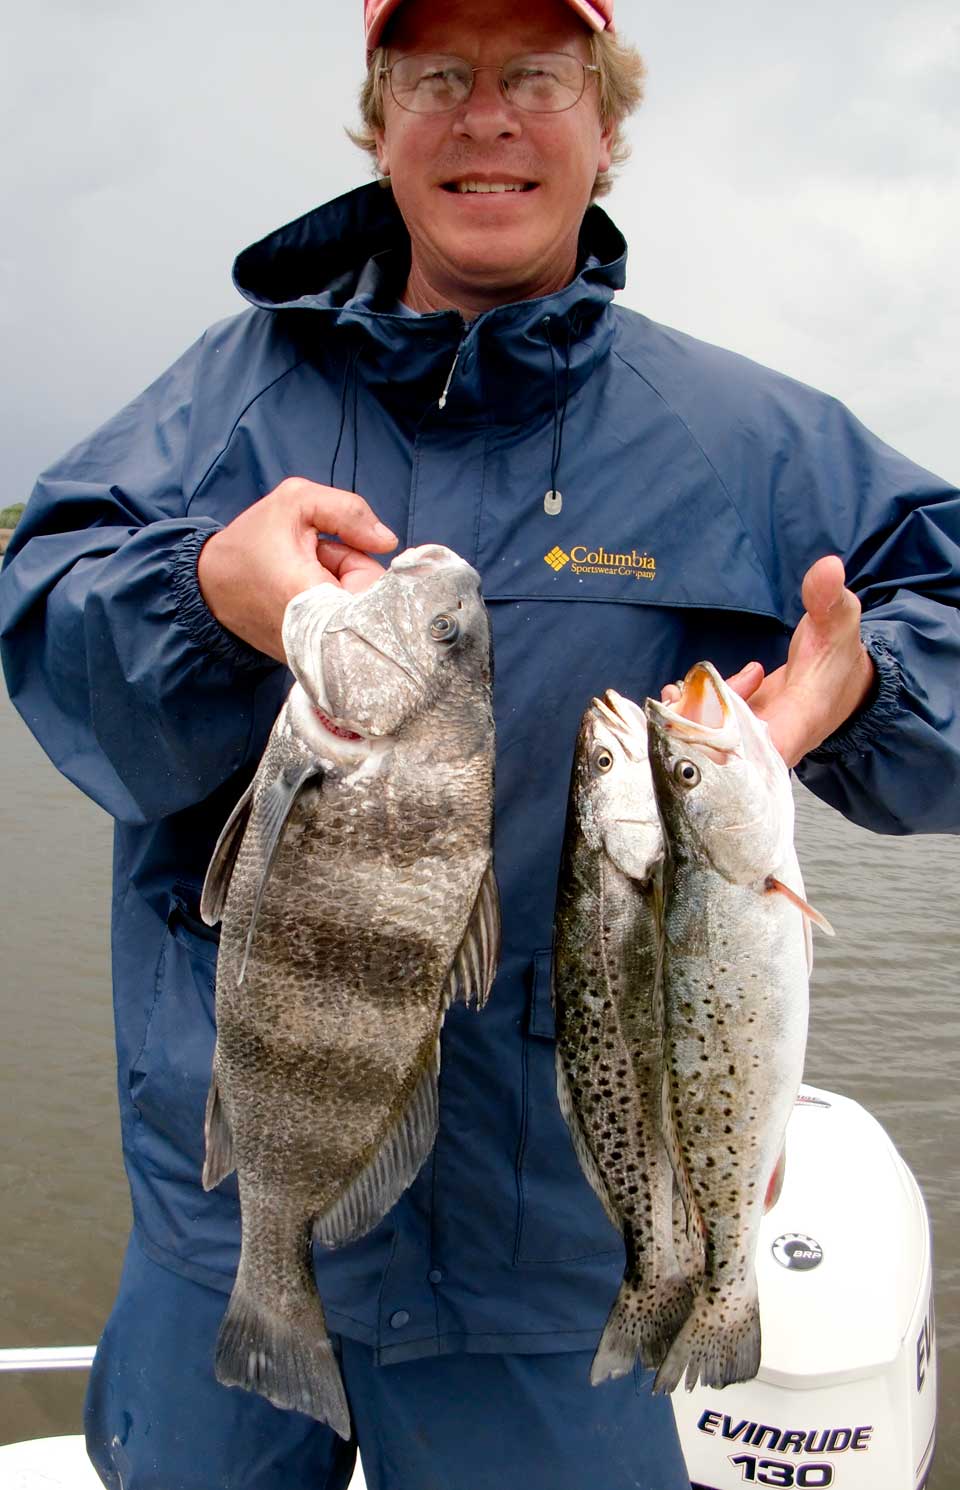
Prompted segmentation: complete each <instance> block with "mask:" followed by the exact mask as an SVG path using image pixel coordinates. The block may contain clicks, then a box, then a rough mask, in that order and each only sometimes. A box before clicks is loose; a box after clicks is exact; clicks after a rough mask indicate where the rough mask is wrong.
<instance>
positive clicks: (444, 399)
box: [437, 342, 463, 409]
mask: <svg viewBox="0 0 960 1490" xmlns="http://www.w3.org/2000/svg"><path fill="white" fill-rule="evenodd" d="M462 349H463V342H461V343H460V345H459V347H457V355H456V357H454V359H453V366H452V367H451V369H450V371H449V372H448V373H447V381H446V382H445V383H444V385H443V392H442V393H441V395H440V402H439V403H438V404H437V408H438V409H445V408H446V407H447V394H448V393H449V392H450V384H451V383H452V382H453V375H454V373H455V372H456V370H457V363H458V362H459V361H460V353H461V351H462Z"/></svg>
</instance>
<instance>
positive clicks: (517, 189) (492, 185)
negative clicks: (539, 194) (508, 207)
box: [443, 180, 537, 196]
mask: <svg viewBox="0 0 960 1490" xmlns="http://www.w3.org/2000/svg"><path fill="white" fill-rule="evenodd" d="M536 189H537V183H536V182H535V181H471V180H467V181H445V182H444V183H443V190H444V191H448V192H450V193H451V194H452V195H454V196H490V195H497V196H500V195H503V194H504V193H506V192H514V193H517V194H521V195H522V194H523V193H524V192H528V191H536Z"/></svg>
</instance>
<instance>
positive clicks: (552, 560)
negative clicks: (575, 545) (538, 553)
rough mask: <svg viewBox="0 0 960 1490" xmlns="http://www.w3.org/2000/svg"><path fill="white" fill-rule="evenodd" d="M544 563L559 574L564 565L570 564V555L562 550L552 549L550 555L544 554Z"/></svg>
mask: <svg viewBox="0 0 960 1490" xmlns="http://www.w3.org/2000/svg"><path fill="white" fill-rule="evenodd" d="M543 562H544V563H545V564H549V565H550V568H551V569H552V570H554V572H555V573H557V574H559V572H560V570H561V569H562V568H563V566H564V564H569V563H570V555H569V554H565V553H564V551H563V549H562V548H552V549H551V550H550V552H549V553H548V554H544V556H543Z"/></svg>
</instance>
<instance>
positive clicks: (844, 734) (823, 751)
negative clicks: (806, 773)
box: [804, 634, 903, 763]
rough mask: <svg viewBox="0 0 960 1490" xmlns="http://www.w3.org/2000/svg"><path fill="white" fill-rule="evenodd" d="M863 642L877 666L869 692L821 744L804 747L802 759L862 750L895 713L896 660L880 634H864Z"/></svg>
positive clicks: (898, 686)
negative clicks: (858, 705)
mask: <svg viewBox="0 0 960 1490" xmlns="http://www.w3.org/2000/svg"><path fill="white" fill-rule="evenodd" d="M863 644H864V646H865V647H866V649H867V651H868V652H869V653H870V657H871V659H872V661H873V665H874V667H875V668H876V670H877V676H876V680H875V682H874V686H873V692H872V693H871V695H870V697H869V698H868V699H867V700H866V702H865V703H863V704H861V706H860V708H859V709H857V711H856V713H855V714H851V716H850V718H849V719H847V720H845V721H844V723H843V724H842V725H841V726H840V728H839V729H838V730H834V732H833V734H832V735H828V736H827V738H826V739H825V740H824V742H823V744H822V745H818V746H817V748H816V750H810V751H808V752H807V754H806V755H805V756H804V760H807V761H812V762H814V763H816V762H823V761H835V760H837V759H839V757H840V756H844V755H859V754H862V753H863V752H864V751H865V750H869V749H870V748H871V746H872V745H873V744H874V741H875V740H876V738H877V736H878V735H879V734H881V733H882V731H883V730H885V729H886V728H887V726H888V725H890V724H892V722H893V720H894V719H895V718H896V717H897V715H898V714H899V712H900V698H901V693H902V691H903V676H902V674H901V672H900V664H899V662H898V661H897V659H896V657H895V656H894V655H893V653H892V652H891V651H890V648H889V647H888V646H887V644H886V642H885V641H884V639H883V637H882V636H870V635H869V634H864V637H863Z"/></svg>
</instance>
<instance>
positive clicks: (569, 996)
mask: <svg viewBox="0 0 960 1490" xmlns="http://www.w3.org/2000/svg"><path fill="white" fill-rule="evenodd" d="M662 853H663V842H662V836H661V832H660V823H659V819H658V816H657V806H656V800H655V798H654V795H653V785H652V781H651V777H650V766H649V762H648V760H647V741H646V722H645V719H644V716H643V713H642V711H641V710H640V709H638V708H637V706H636V705H635V704H633V703H631V702H630V701H629V700H627V699H624V698H621V697H620V696H619V695H617V694H616V693H614V692H613V691H612V690H610V691H608V693H607V694H606V695H605V697H604V699H603V700H597V699H595V700H594V702H593V704H592V706H591V707H590V708H589V709H587V710H586V712H585V714H584V716H583V719H582V722H581V726H580V733H579V737H578V740H577V747H576V753H575V757H574V765H573V775H572V780H571V786H570V797H569V806H568V814H567V828H566V835H565V841H564V849H563V860H562V866H561V872H560V882H559V888H558V898H557V912H556V919H555V933H554V972H553V992H554V1005H555V1010H556V1024H557V1092H558V1096H559V1099H560V1106H561V1109H562V1111H563V1114H564V1117H565V1118H566V1120H567V1125H568V1127H569V1129H570V1134H571V1138H572V1140H573V1145H574V1149H575V1151H576V1153H577V1156H578V1158H579V1160H580V1164H581V1167H582V1168H583V1170H584V1173H585V1174H586V1177H587V1179H588V1180H589V1181H590V1183H591V1185H592V1186H593V1188H594V1190H595V1191H596V1193H597V1195H598V1196H599V1198H600V1201H601V1202H602V1204H603V1206H604V1208H605V1210H606V1212H607V1215H608V1216H609V1217H610V1220H611V1221H612V1222H613V1224H614V1225H615V1226H616V1227H617V1228H618V1229H619V1231H620V1232H621V1233H622V1235H623V1239H624V1245H625V1248H626V1266H625V1269H624V1276H623V1281H622V1283H621V1286H620V1289H619V1292H618V1294H617V1296H616V1299H615V1301H614V1304H613V1307H612V1309H611V1311H610V1316H609V1319H608V1321H607V1324H606V1327H605V1329H604V1332H603V1336H602V1338H601V1341H600V1345H599V1348H598V1350H597V1353H596V1356H595V1358H594V1362H593V1367H592V1370H591V1380H592V1381H593V1382H594V1384H596V1383H598V1382H600V1381H604V1380H606V1379H607V1378H609V1377H617V1376H623V1375H625V1374H626V1373H627V1372H628V1371H630V1370H632V1369H633V1367H634V1365H635V1363H636V1361H637V1360H638V1359H639V1360H640V1361H641V1362H642V1363H643V1364H644V1365H647V1366H657V1365H659V1364H660V1361H661V1360H662V1358H663V1355H664V1352H665V1351H666V1349H667V1346H668V1345H669V1343H670V1341H671V1340H672V1339H673V1337H674V1335H675V1334H676V1332H677V1330H678V1329H679V1328H680V1326H681V1324H682V1323H683V1320H684V1319H685V1318H686V1315H687V1313H688V1311H689V1308H690V1304H691V1301H692V1297H693V1294H692V1289H691V1286H690V1283H689V1281H688V1279H687V1277H686V1276H685V1275H684V1272H683V1271H682V1270H681V1268H680V1266H679V1265H678V1262H677V1256H676V1252H675V1250H674V1242H673V1224H674V1223H673V1209H674V1207H673V1187H674V1180H673V1171H672V1169H671V1165H670V1161H669V1158H668V1156H667V1152H666V1150H665V1148H664V1145H663V1140H662V1138H661V1134H660V1101H661V1084H662V1067H661V1039H662V1028H661V1023H662V1021H661V1015H660V1010H659V1006H658V997H657V963H658V921H659V912H660V861H661V858H662Z"/></svg>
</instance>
